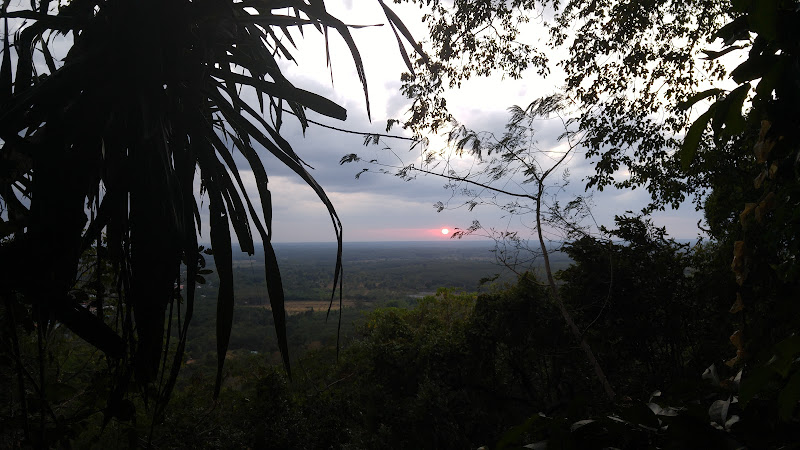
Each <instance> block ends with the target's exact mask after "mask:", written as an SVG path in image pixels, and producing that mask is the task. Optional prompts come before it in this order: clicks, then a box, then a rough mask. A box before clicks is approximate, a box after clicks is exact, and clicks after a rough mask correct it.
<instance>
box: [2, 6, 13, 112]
mask: <svg viewBox="0 0 800 450" xmlns="http://www.w3.org/2000/svg"><path fill="white" fill-rule="evenodd" d="M7 6H8V3H7V2H3V9H4V11H3V14H5V8H6V7H7ZM4 21H5V34H4V35H3V62H2V63H1V64H0V105H1V104H3V103H5V102H6V101H8V99H10V98H11V92H12V91H11V90H12V86H11V84H12V82H13V81H12V79H11V46H10V45H9V43H8V18H7V17H6V18H5V19H4Z"/></svg>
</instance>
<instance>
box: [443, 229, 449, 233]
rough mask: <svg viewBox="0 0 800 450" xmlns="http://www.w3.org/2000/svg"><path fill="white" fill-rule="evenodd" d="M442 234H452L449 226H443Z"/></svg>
mask: <svg viewBox="0 0 800 450" xmlns="http://www.w3.org/2000/svg"><path fill="white" fill-rule="evenodd" d="M442 234H450V230H449V229H447V228H442Z"/></svg>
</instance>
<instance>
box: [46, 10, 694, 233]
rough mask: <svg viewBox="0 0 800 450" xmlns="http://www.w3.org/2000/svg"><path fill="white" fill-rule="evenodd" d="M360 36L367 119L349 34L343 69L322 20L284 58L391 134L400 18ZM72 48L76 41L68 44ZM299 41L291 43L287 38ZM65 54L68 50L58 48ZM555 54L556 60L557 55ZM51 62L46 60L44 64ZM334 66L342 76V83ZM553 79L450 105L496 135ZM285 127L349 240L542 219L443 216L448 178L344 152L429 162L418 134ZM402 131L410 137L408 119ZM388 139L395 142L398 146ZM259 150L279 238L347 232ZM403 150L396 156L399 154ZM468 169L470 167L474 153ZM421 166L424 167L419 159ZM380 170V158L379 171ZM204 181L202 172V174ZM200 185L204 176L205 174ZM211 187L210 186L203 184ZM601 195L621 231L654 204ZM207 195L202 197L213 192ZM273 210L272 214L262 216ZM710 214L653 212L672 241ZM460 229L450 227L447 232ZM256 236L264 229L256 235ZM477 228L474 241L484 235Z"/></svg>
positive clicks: (378, 17)
mask: <svg viewBox="0 0 800 450" xmlns="http://www.w3.org/2000/svg"><path fill="white" fill-rule="evenodd" d="M326 7H327V9H328V10H329V12H330V13H331V14H332V15H333V16H334V17H339V18H341V19H343V20H344V21H345V22H346V23H348V24H352V25H366V24H384V23H385V22H386V18H385V16H384V14H383V12H382V10H381V7H380V5H379V4H378V2H377V1H362V2H358V4H357V6H355V5H354V3H353V2H352V0H342V1H330V2H327V3H326ZM391 7H392V8H393V10H394V11H395V12H396V13H397V14H398V15H399V16H400V18H401V19H402V20H403V22H404V23H405V24H406V26H407V27H408V28H409V29H410V30H411V33H412V34H413V35H414V36H415V38H416V39H417V40H418V41H421V40H424V39H425V38H426V32H427V29H426V27H425V25H424V24H422V22H421V16H422V14H423V11H422V10H421V9H420V8H419V7H416V6H413V5H408V4H402V5H397V4H391ZM527 27H528V28H526V29H523V30H522V31H523V32H522V35H521V38H522V39H523V40H525V42H527V43H531V44H536V43H537V41H538V42H540V43H541V42H543V40H545V39H546V36H540V34H541V33H539V30H541V25H540V24H538V23H537V22H536V20H532V21H531V23H529V24H528V25H527ZM351 33H352V35H353V38H354V40H355V42H356V44H357V46H358V48H359V51H360V53H361V56H362V59H363V62H364V69H365V73H366V77H367V81H368V86H369V99H370V107H371V113H372V120H371V121H370V120H369V119H368V117H367V111H366V102H365V98H364V93H363V90H362V86H361V83H360V81H359V79H358V76H357V74H356V70H355V65H354V63H353V61H352V58H351V56H350V52H349V50H348V49H347V46H346V44H345V43H344V41H343V39H341V38H340V37H339V36H338V35H337V34H336V33H335V32H331V33H330V36H331V38H330V51H331V55H332V61H333V65H332V68H329V67H327V65H326V58H325V45H324V40H323V38H322V35H321V34H320V33H318V32H316V30H314V29H313V28H311V27H306V30H305V33H304V36H300V35H299V33H298V32H294V33H293V36H294V41H295V43H296V44H297V46H298V48H297V49H296V50H294V49H293V54H294V56H295V58H296V59H297V64H294V63H291V62H288V61H286V62H284V63H283V66H282V70H283V73H284V75H285V76H286V77H287V78H288V79H289V80H290V81H291V82H292V83H293V84H294V85H295V86H297V87H300V88H303V89H305V90H308V91H311V92H315V93H318V94H320V95H323V96H325V97H327V98H329V99H331V100H333V101H335V102H336V103H338V104H340V105H341V106H343V107H345V108H346V109H347V113H348V117H347V120H346V121H338V120H335V119H330V118H327V117H323V116H320V115H318V114H316V113H314V112H312V111H308V117H309V118H310V119H312V120H316V121H319V122H322V123H325V124H328V125H331V126H334V127H338V128H344V129H348V130H353V131H360V132H371V133H383V132H385V124H386V120H387V119H392V118H403V116H404V115H405V114H406V112H407V111H408V109H409V107H410V105H411V101H410V100H408V99H406V98H405V97H404V96H403V95H402V94H401V93H400V86H401V83H400V75H401V73H402V72H404V71H406V67H405V64H404V63H403V60H402V57H401V55H400V52H399V50H398V49H397V42H396V40H395V37H394V34H393V33H392V30H391V28H389V27H388V25H384V26H375V27H367V28H357V29H351ZM58 44H59V45H58V48H57V49H56V50H58V49H59V48H60V49H61V50H63V51H62V52H61V53H66V50H67V49H68V48H69V45H68V42H67V41H64V44H63V45H62V44H61V43H58ZM287 45H288V44H287ZM57 53H58V51H57ZM557 57H558V55H555V57H554V58H553V60H556V59H557ZM42 64H43V63H42ZM331 71H332V73H333V75H332V79H331ZM551 71H552V72H551V75H550V76H548V77H547V78H546V79H543V78H542V77H540V76H539V75H537V74H536V73H535V72H534V71H530V72H529V73H525V75H524V76H523V77H522V79H520V80H511V79H504V78H502V77H501V76H494V77H490V78H472V79H471V80H468V81H466V82H464V83H463V84H462V87H461V88H460V89H458V90H451V91H448V92H447V93H446V94H445V96H446V98H447V103H448V107H449V109H450V112H451V113H452V114H453V115H454V117H455V118H456V119H457V120H458V121H459V122H461V123H463V124H464V125H466V126H467V127H470V128H473V129H476V130H483V131H492V132H495V133H497V134H499V133H501V132H502V131H503V127H504V125H505V123H506V121H507V119H508V112H507V108H508V107H510V106H512V105H520V106H523V107H524V106H526V105H528V104H529V103H530V102H531V101H533V100H534V99H536V98H538V97H542V96H544V95H548V94H552V93H555V92H556V91H557V88H558V86H559V85H560V84H561V83H562V82H563V78H562V74H561V73H560V72H559V70H558V68H557V67H555V66H553V67H551ZM242 97H243V98H244V99H245V100H247V101H250V102H251V104H253V105H257V102H256V100H255V97H254V95H253V94H252V92H248V91H247V90H244V91H243V92H242ZM562 130H563V129H562V127H561V125H560V122H558V121H555V120H553V121H543V122H540V123H538V124H537V139H538V145H539V147H540V148H542V149H545V150H547V149H557V148H558V147H559V146H561V145H563V143H562V142H559V141H558V140H557V136H558V135H559V134H561V132H562ZM281 133H282V135H283V136H284V138H285V139H286V140H287V141H288V142H289V143H290V144H291V145H292V147H293V148H294V150H295V152H296V153H297V154H298V155H299V156H300V157H301V158H302V159H303V160H304V161H305V162H307V163H308V164H309V165H310V166H312V167H313V168H314V169H313V170H310V173H311V175H312V176H313V177H314V178H315V179H316V180H317V182H318V183H319V184H320V185H321V186H322V187H323V188H324V189H325V191H326V193H327V195H328V197H329V198H330V199H331V201H332V203H333V204H334V206H335V208H336V211H337V213H338V216H339V218H340V220H341V222H342V226H343V236H344V240H345V241H346V242H369V241H427V240H436V241H447V240H449V239H450V237H451V235H452V231H453V230H455V229H458V228H466V227H468V226H470V225H471V224H472V223H473V221H475V220H477V221H479V222H480V223H481V224H482V225H483V226H484V227H486V228H489V229H494V230H497V231H505V230H508V231H517V232H519V233H520V236H522V237H526V236H531V234H532V230H531V227H530V223H529V222H530V219H531V218H530V217H527V218H519V217H510V216H508V215H505V214H504V213H503V212H502V211H501V210H500V209H498V208H496V207H493V206H478V207H477V208H475V209H474V210H472V211H469V210H467V208H464V207H461V208H448V209H445V210H444V211H442V212H437V209H436V208H435V207H434V204H435V203H437V202H448V200H449V205H450V206H453V207H455V206H458V205H460V204H462V203H463V201H464V200H466V199H465V198H460V197H457V196H456V197H453V196H452V192H451V191H450V190H447V189H445V188H444V187H443V186H444V184H445V181H444V180H443V179H441V178H435V177H431V176H418V177H417V178H416V179H414V180H412V181H404V180H402V179H400V178H398V177H395V176H391V175H386V174H379V173H366V174H363V175H362V176H360V177H359V178H358V179H356V177H355V175H356V174H357V173H359V172H360V171H361V170H362V169H363V168H366V167H370V166H369V165H368V164H366V163H352V164H345V165H340V164H339V161H340V160H341V158H342V157H343V156H344V155H346V154H350V153H357V154H358V155H360V156H361V157H362V158H364V159H365V160H370V159H373V158H376V159H379V160H381V161H389V162H396V161H398V160H402V162H403V163H405V164H407V163H411V162H414V161H418V160H419V156H420V151H419V149H418V148H416V149H409V144H408V142H407V141H402V140H385V141H384V142H382V143H381V145H379V146H370V147H365V146H364V145H363V141H364V139H363V137H362V136H360V135H355V134H346V133H341V132H337V131H332V130H329V129H326V128H323V127H320V126H316V125H313V124H312V125H311V126H310V127H309V128H308V129H306V130H305V133H304V132H303V131H302V130H301V128H300V126H299V124H298V123H297V121H295V120H293V118H292V117H287V118H286V119H285V122H284V125H283V128H282V129H281ZM392 133H398V134H402V133H403V130H401V129H399V127H396V128H395V129H393V130H392ZM428 138H429V140H430V142H431V148H432V149H435V148H437V146H442V145H444V142H445V139H444V137H443V136H436V135H431V136H428ZM384 144H388V145H389V146H390V147H391V150H386V149H385V148H384V147H385V145H384ZM259 153H260V154H261V155H263V160H264V164H265V167H266V169H267V173H268V175H269V180H270V182H269V188H270V191H271V192H272V200H273V236H272V240H273V241H274V242H331V241H335V239H336V235H335V232H334V228H333V226H332V223H331V219H330V216H329V215H328V212H327V210H326V208H325V206H324V205H323V203H322V202H321V201H320V200H319V199H318V198H317V197H316V194H315V193H314V192H313V191H312V189H311V188H309V187H308V186H306V185H305V183H304V182H303V181H302V180H301V179H300V178H299V177H298V176H296V175H295V174H293V173H292V172H291V171H290V170H289V169H287V168H286V167H284V166H283V165H282V164H281V163H280V162H279V161H277V160H276V159H275V158H274V157H272V156H271V155H269V154H268V152H266V151H265V150H264V149H260V150H259ZM395 155H396V156H395ZM236 159H237V165H238V167H239V171H240V175H241V177H242V179H243V181H244V182H245V185H246V190H247V194H248V195H249V196H250V198H251V200H252V201H253V203H254V204H255V205H258V204H259V203H260V202H259V198H258V192H257V189H256V185H255V180H254V177H253V175H252V172H251V171H249V170H248V167H247V163H246V161H245V160H244V158H243V157H241V155H238V157H237V158H236ZM461 164H462V165H470V164H472V161H471V160H469V159H467V160H464V161H462V162H461ZM417 165H419V164H417ZM568 167H569V170H570V185H569V186H568V188H567V189H566V190H564V191H562V192H560V193H559V196H558V200H559V201H560V202H562V203H566V202H568V201H569V200H571V199H573V198H574V197H575V196H577V195H586V194H587V193H586V192H584V190H583V186H585V181H584V180H583V179H584V177H586V176H587V175H589V174H591V173H592V171H593V169H592V167H591V166H590V165H589V163H588V162H587V161H586V160H584V158H583V157H582V156H581V155H580V154H577V155H576V156H575V157H574V158H573V159H572V160H571V161H570V162H569V164H568ZM375 168H376V167H374V166H372V169H375ZM198 178H199V177H198ZM198 183H199V181H198ZM197 191H198V192H199V184H198V186H197ZM590 194H593V203H594V204H593V208H592V213H593V217H594V221H590V222H589V223H586V225H588V226H589V227H590V230H591V229H595V227H594V223H595V222H596V223H597V224H599V225H605V226H607V227H613V218H614V216H615V215H621V214H624V213H625V212H626V211H628V210H630V211H638V210H641V208H643V207H644V206H646V204H647V203H648V200H649V197H648V194H647V193H646V192H645V190H644V189H637V190H633V191H631V190H626V191H617V190H613V189H606V190H605V191H603V192H595V193H591V192H590ZM201 200H202V199H201ZM207 204H208V202H207V201H204V202H202V206H203V207H202V208H201V220H202V222H203V224H204V225H205V227H204V228H203V229H201V237H200V240H201V241H207V240H208V230H207V224H208V212H207ZM262 217H263V216H262ZM701 219H702V216H701V214H700V213H698V212H696V211H695V210H694V207H693V205H685V206H684V207H682V208H681V209H679V210H677V211H672V210H668V211H664V212H659V213H656V214H654V215H653V221H654V223H655V224H656V225H658V226H665V227H666V228H667V230H668V232H669V233H670V235H671V236H672V237H675V238H678V239H693V238H696V237H697V236H698V233H699V232H700V231H699V229H698V228H697V223H698V221H699V220H701ZM445 228H446V229H448V230H450V231H451V233H449V234H443V233H442V229H445ZM545 231H546V232H547V237H549V238H551V239H553V240H560V239H561V238H562V236H560V235H559V234H558V233H556V232H554V231H553V230H551V229H546V230H545ZM254 237H255V238H256V240H258V239H259V236H258V235H257V233H256V235H255V236H254ZM480 238H481V237H480V236H470V237H469V239H480Z"/></svg>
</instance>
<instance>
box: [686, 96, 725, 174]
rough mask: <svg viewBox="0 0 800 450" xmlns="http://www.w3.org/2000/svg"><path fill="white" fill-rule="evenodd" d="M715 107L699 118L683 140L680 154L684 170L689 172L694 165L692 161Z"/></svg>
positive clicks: (712, 106)
mask: <svg viewBox="0 0 800 450" xmlns="http://www.w3.org/2000/svg"><path fill="white" fill-rule="evenodd" d="M715 106H716V104H714V105H711V107H710V108H709V109H708V111H706V112H705V113H704V114H703V115H702V116H700V117H698V118H697V120H695V121H694V123H693V124H692V126H691V127H689V131H688V132H687V133H686V136H685V137H684V138H683V144H682V145H681V149H680V150H679V153H678V156H679V157H680V161H681V167H682V168H683V170H689V167H690V166H691V165H692V161H693V160H694V157H695V155H696V154H697V147H698V146H699V145H700V138H702V137H703V131H705V129H706V126H707V125H708V121H709V120H710V119H711V116H712V115H713V114H714V110H715Z"/></svg>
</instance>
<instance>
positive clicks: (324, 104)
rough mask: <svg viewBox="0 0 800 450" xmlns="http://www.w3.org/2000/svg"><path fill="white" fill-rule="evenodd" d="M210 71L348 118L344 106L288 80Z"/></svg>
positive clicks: (340, 117) (223, 77)
mask: <svg viewBox="0 0 800 450" xmlns="http://www.w3.org/2000/svg"><path fill="white" fill-rule="evenodd" d="M210 72H211V75H212V76H215V77H218V78H221V79H223V80H226V81H228V80H230V81H233V82H235V83H239V84H244V85H248V86H252V87H254V88H255V89H256V90H258V91H262V92H264V93H266V94H268V95H271V96H273V97H277V98H282V99H285V100H289V101H293V102H297V103H299V104H301V105H303V106H305V107H306V108H309V109H311V110H312V111H316V112H318V113H320V114H322V115H325V116H328V117H331V118H333V119H339V120H345V119H347V110H346V109H344V108H343V107H341V106H339V105H337V104H336V103H334V102H332V101H330V100H328V99H327V98H325V97H323V96H321V95H319V94H315V93H313V92H308V91H306V90H303V89H299V88H296V87H294V86H292V85H291V84H288V82H287V83H285V84H277V83H273V82H270V81H264V80H259V79H257V78H252V77H248V76H245V75H241V74H238V73H234V72H225V71H223V70H220V69H212V70H211V71H210Z"/></svg>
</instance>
